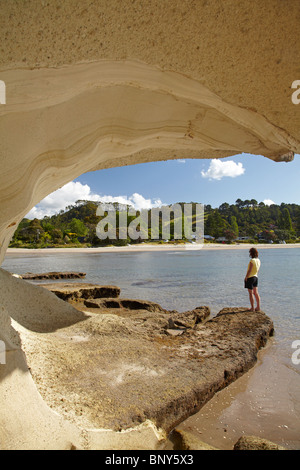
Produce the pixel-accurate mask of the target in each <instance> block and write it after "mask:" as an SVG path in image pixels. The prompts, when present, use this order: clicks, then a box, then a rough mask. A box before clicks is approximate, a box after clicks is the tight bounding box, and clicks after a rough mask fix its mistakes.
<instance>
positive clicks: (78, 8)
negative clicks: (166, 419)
mask: <svg viewBox="0 0 300 470" xmlns="http://www.w3.org/2000/svg"><path fill="white" fill-rule="evenodd" d="M0 8H1V18H0V21H1V27H0V43H1V46H0V47H1V55H0V80H3V81H4V82H5V84H6V104H5V105H0V142H1V143H0V160H1V172H0V263H1V262H2V261H3V258H4V255H5V251H6V248H7V246H8V244H9V241H10V238H11V236H12V234H13V233H14V230H15V229H16V228H17V225H18V223H19V222H20V220H21V219H22V217H23V216H24V215H25V214H26V213H27V212H28V211H29V210H30V209H31V208H32V207H33V206H34V205H35V204H36V203H37V202H39V201H40V200H41V199H43V198H44V197H45V196H46V195H47V194H49V193H51V192H52V191H54V190H55V189H57V188H59V187H60V186H62V185H63V184H65V183H67V182H68V181H71V180H72V179H74V178H75V177H77V176H79V175H80V174H82V173H83V172H86V171H91V170H95V169H101V168H108V167H114V166H120V165H128V164H135V163H141V162H146V161H156V160H162V159H172V158H173V159H174V158H212V157H213V158H218V157H224V156H229V155H233V154H237V153H241V152H250V153H253V154H262V155H265V156H266V157H268V158H271V159H273V160H275V161H281V160H283V161H288V160H290V159H292V158H293V153H299V152H300V125H299V107H297V106H296V105H294V104H293V103H292V101H291V95H292V90H291V85H292V83H293V81H294V80H297V79H299V78H300V77H299V73H300V69H299V63H300V57H299V47H298V44H297V40H298V37H299V25H300V5H299V2H296V1H294V0H285V1H284V2H283V1H281V0H264V2H263V3H262V2H261V1H260V0H253V1H252V2H251V3H250V2H249V1H248V0H243V1H240V2H237V1H236V0H226V2H222V1H220V0H211V1H207V0H194V1H193V0H180V1H179V0H166V1H161V0H151V1H150V0H149V1H148V0H141V1H134V0H122V1H121V2H120V1H118V0H98V1H91V0H80V1H79V0H66V1H64V2H61V1H60V0H51V1H50V0H49V1H47V0H41V1H39V0H28V1H26V2H23V1H19V0H17V1H16V0H0ZM274 164H278V163H274ZM1 283H2V285H1V287H2V289H3V292H6V290H7V289H11V291H12V292H14V296H13V301H14V307H15V310H17V309H22V308H23V310H24V311H23V312H22V315H25V317H26V318H30V314H31V313H32V311H36V310H38V309H39V308H40V309H41V311H42V312H44V311H47V312H48V311H49V308H50V310H51V306H52V309H54V308H58V311H60V309H63V311H65V310H64V309H65V308H66V307H62V306H61V304H59V306H58V304H57V303H55V302H56V301H54V300H53V295H52V294H50V293H49V296H50V297H47V298H46V294H44V297H43V301H42V300H41V297H40V294H37V293H36V291H33V290H30V289H29V288H28V287H25V286H24V284H23V283H24V281H20V280H18V284H15V283H12V281H11V279H10V278H9V277H6V276H5V275H4V274H3V275H2V276H1ZM20 283H21V284H20ZM22 285H23V286H24V287H21V286H22ZM22 294H23V295H24V296H25V297H23V298H21V295H22ZM51 295H52V297H51ZM29 300H30V302H31V301H32V302H33V303H30V302H29ZM34 300H35V301H36V302H34ZM3 302H4V301H3V299H1V304H0V315H1V317H0V321H1V332H0V339H1V340H4V341H5V342H6V344H7V345H8V346H7V347H8V348H9V349H10V352H9V353H8V354H7V358H8V361H7V364H6V366H3V365H1V366H0V367H1V369H0V373H1V383H0V394H1V403H4V401H5V407H4V408H3V410H4V409H5V410H6V411H5V412H4V411H1V416H0V418H1V429H3V430H4V431H1V435H0V445H1V447H2V448H9V447H10V448H17V447H23V448H25V447H30V446H32V447H34V448H43V447H45V448H51V447H56V446H57V447H60V448H62V447H64V446H68V445H69V444H68V442H70V439H71V438H70V437H69V436H70V435H72V439H71V441H72V442H73V443H74V442H75V441H76V442H77V441H78V440H79V441H80V440H82V439H83V437H82V434H80V433H79V434H80V436H79V437H78V439H77V438H76V437H74V436H75V434H76V433H77V430H76V431H74V429H70V427H69V425H68V424H66V423H65V422H64V421H62V419H61V418H60V417H59V416H57V415H56V414H55V413H53V412H52V411H51V410H49V409H48V408H47V406H46V405H45V404H44V403H43V401H42V400H41V398H40V396H39V395H38V393H37V391H36V389H35V385H34V383H33V382H32V379H31V376H30V374H29V372H28V370H27V366H26V362H25V359H24V355H23V352H22V350H21V349H20V345H19V339H18V335H17V333H16V331H15V330H14V328H13V325H11V324H10V317H9V315H8V312H7V308H6V307H5V306H4V304H3ZM28 302H29V303H28ZM53 302H54V303H53ZM68 308H69V307H68ZM73 313H74V312H73ZM14 349H16V351H15V350H14ZM20 390H21V391H22V395H20ZM2 400H4V401H2ZM22 413H23V415H22ZM150 428H151V426H150ZM150 428H147V432H148V429H150ZM138 432H140V431H138ZM151 432H152V431H151ZM60 433H61V434H60ZM74 433H75V434H74ZM128 436H129V434H128V433H126V434H124V435H123V436H121V441H118V444H116V441H114V444H113V445H115V446H117V445H123V446H124V447H126V446H127V445H129V444H128V439H127V437H128ZM101 439H102V440H101V442H102V444H101V445H103V446H104V447H105V446H106V447H107V446H108V445H109V444H108V440H106V441H105V439H104V440H103V436H102V437H101ZM118 439H120V436H118ZM120 442H122V444H120ZM148 442H149V445H151V443H152V442H153V439H152V438H148ZM81 445H82V442H81ZM97 445H99V440H97V439H96V438H95V441H94V446H97ZM131 445H132V444H131Z"/></svg>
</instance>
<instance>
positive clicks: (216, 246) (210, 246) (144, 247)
mask: <svg viewBox="0 0 300 470" xmlns="http://www.w3.org/2000/svg"><path fill="white" fill-rule="evenodd" d="M252 246H253V245H251V244H248V243H241V244H236V245H227V244H220V243H205V244H204V245H202V244H199V245H198V244H185V245H183V244H178V245H173V244H172V245H171V244H170V245H168V244H165V245H154V244H153V245H151V244H150V243H141V244H139V245H127V246H101V247H95V248H82V247H79V248H34V249H28V248H8V249H7V254H13V253H15V254H26V253H27V254H28V253H31V252H32V253H35V254H43V255H44V254H46V253H118V252H138V251H185V250H186V251H193V250H249V248H251V247H252ZM255 246H256V247H257V249H258V250H261V249H278V248H300V243H289V244H286V245H281V244H278V245H277V244H269V243H266V244H262V243H260V244H259V245H255Z"/></svg>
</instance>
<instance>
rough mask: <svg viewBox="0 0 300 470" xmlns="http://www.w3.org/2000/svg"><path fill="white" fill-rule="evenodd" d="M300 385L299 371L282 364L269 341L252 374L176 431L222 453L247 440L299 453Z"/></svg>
mask: <svg viewBox="0 0 300 470" xmlns="http://www.w3.org/2000/svg"><path fill="white" fill-rule="evenodd" d="M299 386H300V374H299V372H297V371H296V370H295V369H292V368H291V367H289V366H288V365H287V364H283V363H282V362H280V360H279V359H278V356H277V354H276V344H275V340H274V339H273V340H272V339H271V340H270V342H269V344H268V345H267V347H266V348H265V349H264V350H261V351H260V352H259V354H258V362H257V364H256V365H255V366H254V367H253V368H252V369H251V370H250V371H249V372H247V373H246V374H244V375H243V376H242V377H240V378H239V379H238V380H236V381H235V382H234V383H232V384H231V385H229V386H228V387H226V388H225V389H224V390H222V391H220V392H218V393H217V394H216V395H215V396H214V397H213V398H212V399H211V400H210V401H209V402H208V403H207V404H206V405H205V406H204V407H203V408H202V409H201V410H200V411H199V412H198V413H196V414H195V415H193V416H191V417H190V418H188V419H187V420H186V421H184V422H183V423H181V424H180V425H179V426H178V428H179V429H183V430H187V431H190V432H192V433H193V434H195V436H197V437H198V438H199V439H200V440H202V441H203V442H206V443H207V444H209V445H211V446H213V447H215V448H217V449H221V450H230V449H232V448H233V446H234V444H235V443H236V442H237V440H238V439H239V438H240V437H241V436H243V435H248V436H251V435H253V436H257V437H261V438H263V439H268V440H270V441H272V442H275V443H276V444H279V445H281V446H283V447H285V448H287V449H289V450H299V449H300V406H299V400H298V397H297V396H296V394H295V390H299ZM170 448H171V446H170Z"/></svg>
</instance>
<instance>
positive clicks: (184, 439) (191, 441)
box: [170, 428, 218, 450]
mask: <svg viewBox="0 0 300 470" xmlns="http://www.w3.org/2000/svg"><path fill="white" fill-rule="evenodd" d="M170 440H171V441H172V442H173V445H174V447H173V449H174V450H218V449H216V448H215V447H212V446H210V445H209V444H206V442H203V441H201V440H200V439H199V438H198V437H197V436H195V434H193V433H192V432H190V431H183V430H182V429H177V428H176V429H174V430H173V431H172V433H171V435H170Z"/></svg>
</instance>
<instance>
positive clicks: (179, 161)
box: [176, 158, 185, 163]
mask: <svg viewBox="0 0 300 470" xmlns="http://www.w3.org/2000/svg"><path fill="white" fill-rule="evenodd" d="M176 161H177V162H178V163H185V160H182V158H178V160H176Z"/></svg>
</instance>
